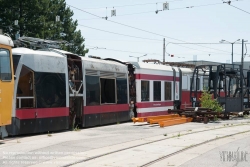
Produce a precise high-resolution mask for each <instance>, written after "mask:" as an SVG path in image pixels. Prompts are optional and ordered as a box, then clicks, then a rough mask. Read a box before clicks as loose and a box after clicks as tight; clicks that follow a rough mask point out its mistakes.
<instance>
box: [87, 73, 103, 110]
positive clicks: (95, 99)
mask: <svg viewBox="0 0 250 167" xmlns="http://www.w3.org/2000/svg"><path fill="white" fill-rule="evenodd" d="M86 105H87V106H94V105H100V79H99V77H98V76H87V75H86Z"/></svg>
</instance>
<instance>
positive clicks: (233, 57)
mask: <svg viewBox="0 0 250 167" xmlns="http://www.w3.org/2000/svg"><path fill="white" fill-rule="evenodd" d="M232 64H234V43H232Z"/></svg>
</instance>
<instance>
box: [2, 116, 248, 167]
mask: <svg viewBox="0 0 250 167" xmlns="http://www.w3.org/2000/svg"><path fill="white" fill-rule="evenodd" d="M249 123H250V120H249V119H240V120H228V121H220V122H216V123H208V124H203V123H193V122H191V123H187V124H182V125H175V126H170V127H165V128H160V127H159V126H157V125H148V124H146V123H136V124H133V123H123V124H116V125H109V126H103V127H95V128H88V129H81V130H80V131H68V132H61V133H53V134H43V135H35V136H26V137H18V138H9V139H7V140H5V141H1V142H0V164H1V165H0V166H1V167H2V166H18V167H19V166H46V167H48V166H70V165H71V166H142V165H143V164H146V163H147V162H149V161H152V160H155V159H157V158H160V157H164V156H166V155H168V154H171V153H173V152H176V151H178V150H181V149H183V148H187V147H191V146H192V145H195V144H197V143H200V142H204V141H206V140H209V139H215V138H219V137H223V136H226V135H230V134H234V133H239V132H244V131H248V130H250V124H249ZM236 125H237V126H236ZM196 132H197V133H196ZM198 132H199V133H198ZM190 133H193V134H190ZM249 139H250V133H249V132H247V133H242V134H238V135H236V136H232V137H229V138H225V139H220V140H217V141H214V142H215V143H213V142H210V143H208V144H206V145H201V146H198V147H195V148H191V149H188V150H186V151H183V152H181V153H179V154H176V155H175V156H171V157H169V158H166V159H163V160H162V161H159V162H157V163H155V164H152V165H151V166H171V165H174V166H180V165H182V166H200V165H198V164H201V165H202V166H203V165H204V166H214V165H213V164H212V163H213V161H216V162H214V163H215V165H218V164H220V165H221V164H222V166H223V164H224V165H225V166H226V165H228V162H229V160H228V159H226V160H225V159H224V161H223V159H222V161H223V162H222V161H218V159H219V160H220V156H221V155H224V154H225V156H226V152H225V151H235V150H237V149H238V148H239V149H238V151H239V152H240V151H241V152H242V151H248V150H249V151H248V152H250V149H249V143H250V140H249ZM150 142H152V143H150ZM216 142H218V143H220V144H218V143H216ZM231 143H233V144H231ZM242 143H243V144H242ZM227 144H228V145H227ZM138 145H140V146H138ZM135 146H136V147H135ZM204 148H206V149H204ZM208 148H209V149H208ZM195 149H198V151H197V150H195ZM192 150H193V153H192ZM222 151H224V153H222ZM112 152H113V153H112ZM241 152H240V153H241ZM197 153H198V154H197ZM220 153H221V154H220ZM98 156H99V157H98ZM183 157H186V158H183ZM207 157H209V158H207ZM245 159H246V160H248V161H242V162H238V163H237V165H244V164H247V165H249V162H250V156H249V154H247V155H246V158H245ZM208 160H209V161H208ZM174 162H175V163H174ZM206 162H207V163H206ZM231 162H232V161H231ZM235 162H236V161H235ZM158 163H159V164H158ZM230 165H231V164H230ZM249 166H250V165H249Z"/></svg>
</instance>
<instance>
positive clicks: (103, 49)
mask: <svg viewBox="0 0 250 167" xmlns="http://www.w3.org/2000/svg"><path fill="white" fill-rule="evenodd" d="M85 46H88V47H93V48H95V49H103V50H110V51H116V52H125V53H136V54H145V52H135V51H127V50H126V51H125V50H118V49H107V48H104V47H96V46H91V45H85ZM93 48H88V49H93ZM210 53H214V54H222V53H216V52H210ZM183 54H186V53H179V54H178V53H175V54H174V55H183ZM223 54H224V55H228V54H225V53H223ZM148 55H157V56H163V55H161V54H159V53H148ZM199 55H207V54H199ZM189 56H192V55H189ZM177 57H179V56H177Z"/></svg>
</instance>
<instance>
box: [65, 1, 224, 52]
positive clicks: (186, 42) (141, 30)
mask: <svg viewBox="0 0 250 167" xmlns="http://www.w3.org/2000/svg"><path fill="white" fill-rule="evenodd" d="M67 5H68V6H70V7H72V8H75V9H77V10H80V11H82V12H84V13H87V14H90V15H92V16H95V17H98V18H102V17H100V16H98V15H95V14H93V13H90V12H87V11H85V10H82V9H79V8H77V7H74V6H72V5H69V4H67ZM107 21H109V22H112V23H115V24H119V25H122V26H125V27H129V28H132V29H136V30H139V31H143V32H147V33H150V34H154V35H157V36H161V37H165V38H169V39H173V40H176V41H181V42H185V43H189V42H186V41H183V40H179V39H176V38H172V37H169V36H165V35H162V34H157V33H154V32H150V31H147V30H143V29H140V28H136V27H133V26H130V25H126V24H123V23H119V22H115V21H112V20H107ZM194 45H197V44H194ZM197 46H199V47H204V48H209V49H213V50H218V51H222V52H227V53H229V52H228V51H224V50H219V49H214V48H210V47H206V46H202V45H197Z"/></svg>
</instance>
